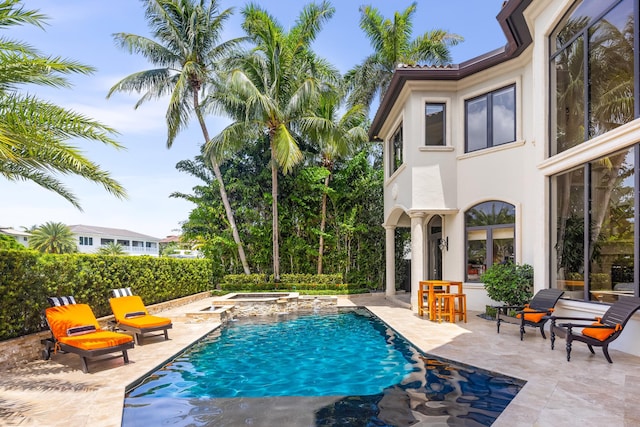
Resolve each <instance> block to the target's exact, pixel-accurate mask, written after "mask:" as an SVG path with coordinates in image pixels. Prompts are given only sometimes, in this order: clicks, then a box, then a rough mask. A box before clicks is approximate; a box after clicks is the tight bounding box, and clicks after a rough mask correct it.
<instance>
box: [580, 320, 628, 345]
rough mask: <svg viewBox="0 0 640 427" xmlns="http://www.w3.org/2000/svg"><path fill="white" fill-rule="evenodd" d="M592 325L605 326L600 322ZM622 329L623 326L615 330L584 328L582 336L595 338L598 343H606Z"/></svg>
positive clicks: (617, 326) (618, 326)
mask: <svg viewBox="0 0 640 427" xmlns="http://www.w3.org/2000/svg"><path fill="white" fill-rule="evenodd" d="M591 325H592V326H604V325H603V324H602V323H600V322H595V323H592V324H591ZM621 329H622V326H620V325H616V327H615V328H584V329H583V330H582V335H584V336H587V337H590V338H595V339H597V340H598V341H604V340H606V339H607V338H609V337H610V336H611V335H613V334H614V333H615V332H616V331H619V330H621Z"/></svg>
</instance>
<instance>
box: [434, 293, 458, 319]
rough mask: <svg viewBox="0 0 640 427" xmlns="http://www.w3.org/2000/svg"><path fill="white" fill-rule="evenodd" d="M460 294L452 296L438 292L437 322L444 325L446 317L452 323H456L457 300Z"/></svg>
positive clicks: (435, 298) (435, 299)
mask: <svg viewBox="0 0 640 427" xmlns="http://www.w3.org/2000/svg"><path fill="white" fill-rule="evenodd" d="M458 295H459V294H450V293H446V292H438V293H436V294H435V295H434V303H435V310H436V320H437V321H438V322H439V323H442V318H443V317H445V318H447V319H448V320H449V322H451V323H455V321H456V298H458Z"/></svg>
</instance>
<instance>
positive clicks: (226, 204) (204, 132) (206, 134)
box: [193, 92, 251, 274]
mask: <svg viewBox="0 0 640 427" xmlns="http://www.w3.org/2000/svg"><path fill="white" fill-rule="evenodd" d="M194 93H195V94H194V99H193V103H194V110H195V112H196V116H197V117H198V122H200V128H201V129H202V135H203V136H204V141H205V143H207V142H208V141H209V131H208V130H207V125H206V124H205V122H204V118H203V117H202V113H201V112H200V108H199V107H198V94H197V92H194ZM211 164H212V166H213V173H214V174H215V176H216V180H217V181H218V188H219V189H220V198H221V199H222V204H223V205H224V210H225V212H226V214H227V221H229V226H230V227H231V233H232V234H233V240H234V241H235V242H236V246H237V247H238V256H239V257H240V262H241V263H242V268H243V269H244V274H251V270H250V269H249V264H248V263H247V257H246V256H245V254H244V247H243V246H242V241H241V240H240V234H239V233H238V227H237V226H236V220H235V218H234V215H233V210H232V209H231V204H230V203H229V197H227V190H226V189H225V186H224V181H223V180H222V173H221V172H220V166H218V163H217V162H216V161H214V160H212V161H211Z"/></svg>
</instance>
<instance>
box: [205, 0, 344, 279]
mask: <svg viewBox="0 0 640 427" xmlns="http://www.w3.org/2000/svg"><path fill="white" fill-rule="evenodd" d="M334 11H335V9H334V8H333V7H331V5H330V4H329V3H328V2H326V1H324V2H323V3H321V4H320V5H317V4H315V3H311V4H309V5H307V6H305V7H304V9H303V10H302V12H301V13H300V15H299V17H298V20H297V21H296V24H295V25H294V26H293V27H292V28H291V29H290V30H289V31H286V30H285V29H284V28H283V27H282V26H281V25H280V24H279V23H278V22H277V21H276V20H275V19H274V18H273V17H272V16H271V15H269V13H268V12H266V11H265V10H263V9H261V8H260V7H259V6H257V5H255V4H250V5H248V6H246V7H245V8H244V9H243V11H242V14H243V16H244V22H243V24H242V27H243V29H244V30H245V32H246V33H247V34H248V36H249V38H250V39H251V40H252V41H253V43H254V44H255V47H254V48H253V49H252V50H251V51H250V52H248V53H246V54H245V55H239V56H237V57H235V58H231V59H230V61H229V64H230V70H229V72H228V74H227V76H226V79H224V80H223V81H222V82H221V84H223V85H224V88H225V90H220V91H217V92H216V93H215V96H213V97H212V100H211V101H212V102H213V105H214V108H217V109H219V110H221V111H223V112H225V113H227V114H228V115H229V116H230V117H231V118H232V120H234V122H233V123H231V124H230V125H229V126H227V127H226V128H225V129H223V130H222V132H221V133H220V134H218V135H216V136H215V137H214V138H212V140H211V142H210V144H208V145H207V147H206V152H207V153H208V154H209V155H210V156H212V157H213V158H221V156H224V155H228V154H229V153H230V152H234V151H235V150H236V149H238V148H239V147H240V146H241V145H242V144H243V143H246V141H254V142H255V141H258V140H259V139H260V138H264V137H267V138H268V139H269V145H270V151H271V183H272V187H271V199H272V200H271V204H272V205H271V207H272V213H273V215H272V220H273V226H272V234H273V237H272V240H273V275H274V280H275V281H276V282H278V281H279V280H280V256H279V242H278V233H279V231H278V171H279V169H280V168H281V169H282V171H283V173H285V174H286V173H289V172H290V171H291V170H292V169H293V167H294V166H295V165H296V164H298V163H299V162H300V161H302V159H303V154H302V151H301V150H300V147H299V145H298V141H299V140H300V138H299V136H297V135H296V131H300V130H301V126H302V125H303V123H305V119H307V118H309V117H310V116H311V114H310V109H311V108H312V107H313V106H314V105H315V104H316V103H317V102H318V100H319V98H320V96H321V94H322V92H323V91H325V90H327V89H328V86H327V85H326V82H327V81H330V80H336V79H337V77H336V76H337V71H336V70H335V69H333V67H331V66H330V65H329V64H328V63H326V61H323V60H321V59H320V58H318V57H316V56H315V55H314V54H313V52H312V51H311V49H310V45H311V43H312V42H313V40H314V39H315V37H316V36H317V34H318V32H319V31H320V29H321V27H322V24H323V23H324V22H325V21H327V20H328V19H330V18H331V17H332V16H333V13H334Z"/></svg>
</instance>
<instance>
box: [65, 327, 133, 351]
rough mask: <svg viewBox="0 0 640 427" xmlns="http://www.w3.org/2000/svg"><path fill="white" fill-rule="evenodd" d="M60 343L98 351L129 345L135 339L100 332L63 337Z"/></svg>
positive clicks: (114, 333) (115, 333)
mask: <svg viewBox="0 0 640 427" xmlns="http://www.w3.org/2000/svg"><path fill="white" fill-rule="evenodd" d="M59 341H60V342H61V343H63V344H67V345H70V346H72V347H77V348H81V349H83V350H98V349H101V348H109V347H116V346H118V345H120V344H125V343H128V342H130V341H133V337H132V336H131V335H127V334H120V333H118V332H111V331H98V332H93V333H91V334H85V335H75V336H73V337H61V338H60V339H59Z"/></svg>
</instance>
